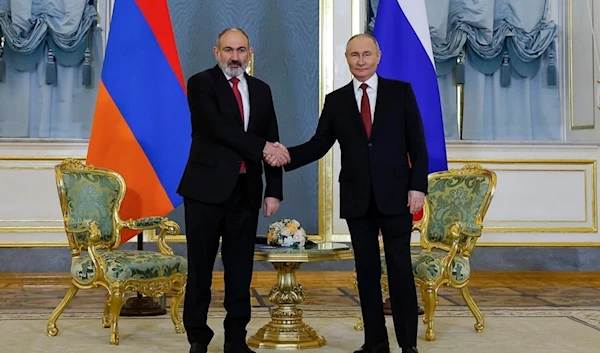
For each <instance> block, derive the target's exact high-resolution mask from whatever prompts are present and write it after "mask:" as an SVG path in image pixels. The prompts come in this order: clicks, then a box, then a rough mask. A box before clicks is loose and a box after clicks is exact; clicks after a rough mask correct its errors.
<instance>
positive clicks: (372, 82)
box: [352, 74, 379, 92]
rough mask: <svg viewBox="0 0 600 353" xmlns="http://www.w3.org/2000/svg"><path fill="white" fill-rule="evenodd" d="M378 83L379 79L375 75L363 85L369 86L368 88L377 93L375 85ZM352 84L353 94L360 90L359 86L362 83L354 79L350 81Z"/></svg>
mask: <svg viewBox="0 0 600 353" xmlns="http://www.w3.org/2000/svg"><path fill="white" fill-rule="evenodd" d="M378 82H379V77H378V76H377V74H375V75H373V76H371V78H370V79H368V80H366V81H365V82H364V83H366V84H367V86H369V87H370V88H372V89H374V90H375V92H377V83H378ZM352 84H353V86H354V92H356V91H358V90H359V89H360V85H362V84H363V82H360V81H359V80H357V79H356V77H355V78H353V79H352Z"/></svg>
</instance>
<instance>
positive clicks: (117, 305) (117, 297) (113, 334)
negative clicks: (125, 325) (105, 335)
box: [109, 282, 125, 346]
mask: <svg viewBox="0 0 600 353" xmlns="http://www.w3.org/2000/svg"><path fill="white" fill-rule="evenodd" d="M123 289H124V288H121V286H120V285H119V283H117V282H114V283H112V284H111V286H110V308H109V312H110V340H109V343H110V344H112V345H115V346H116V345H118V344H119V325H118V321H119V315H120V314H121V308H122V307H123V304H124V303H125V293H124V291H123Z"/></svg>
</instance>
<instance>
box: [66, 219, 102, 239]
mask: <svg viewBox="0 0 600 353" xmlns="http://www.w3.org/2000/svg"><path fill="white" fill-rule="evenodd" d="M92 224H96V227H98V222H96V221H94V220H92V219H81V218H71V219H69V220H67V221H66V222H65V230H66V231H67V232H71V233H83V232H89V231H90V229H91V228H92ZM90 236H91V234H90Z"/></svg>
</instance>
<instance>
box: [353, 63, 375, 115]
mask: <svg viewBox="0 0 600 353" xmlns="http://www.w3.org/2000/svg"><path fill="white" fill-rule="evenodd" d="M378 82H379V79H378V77H377V74H375V75H373V76H371V78H370V79H368V80H367V81H365V82H360V81H359V80H357V79H356V78H353V79H352V84H353V85H354V96H355V97H356V104H357V105H358V111H359V112H360V105H361V104H360V102H361V100H362V95H363V90H362V88H360V85H362V84H363V83H366V84H367V86H369V87H367V95H368V96H369V105H370V106H371V122H373V119H374V118H375V102H377V83H378Z"/></svg>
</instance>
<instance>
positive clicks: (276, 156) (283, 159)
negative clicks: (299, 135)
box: [263, 142, 291, 167]
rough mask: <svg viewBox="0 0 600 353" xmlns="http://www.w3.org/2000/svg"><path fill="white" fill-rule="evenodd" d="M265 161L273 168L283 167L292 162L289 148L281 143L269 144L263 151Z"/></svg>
mask: <svg viewBox="0 0 600 353" xmlns="http://www.w3.org/2000/svg"><path fill="white" fill-rule="evenodd" d="M263 159H264V160H265V162H267V163H269V164H270V165H271V166H272V167H281V166H283V165H286V164H288V163H289V162H290V161H291V158H290V153H289V152H288V150H287V148H286V147H285V146H284V145H282V144H280V143H279V142H267V144H266V145H265V148H264V149H263Z"/></svg>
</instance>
